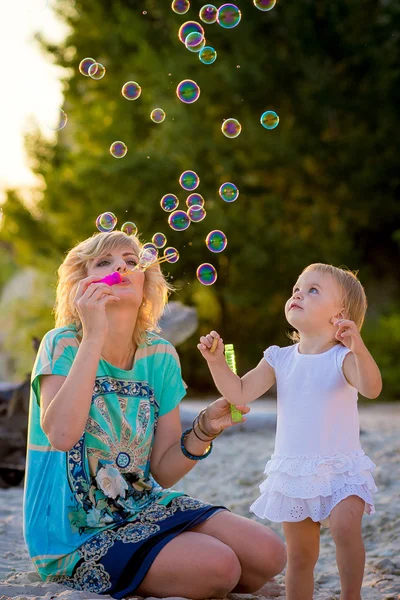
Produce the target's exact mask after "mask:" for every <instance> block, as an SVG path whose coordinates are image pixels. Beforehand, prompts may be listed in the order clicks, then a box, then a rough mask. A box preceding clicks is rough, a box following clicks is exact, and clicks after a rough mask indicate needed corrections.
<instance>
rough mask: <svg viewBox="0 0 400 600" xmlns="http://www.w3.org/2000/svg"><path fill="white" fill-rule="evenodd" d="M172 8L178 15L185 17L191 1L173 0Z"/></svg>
mask: <svg viewBox="0 0 400 600" xmlns="http://www.w3.org/2000/svg"><path fill="white" fill-rule="evenodd" d="M171 8H172V10H173V11H174V13H176V14H177V15H184V14H185V13H187V11H188V10H189V8H190V2H189V0H173V1H172V4H171Z"/></svg>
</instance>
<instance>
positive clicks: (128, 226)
mask: <svg viewBox="0 0 400 600" xmlns="http://www.w3.org/2000/svg"><path fill="white" fill-rule="evenodd" d="M121 231H122V232H123V233H126V235H136V234H137V232H138V228H137V226H136V225H135V223H133V222H132V221H126V223H124V224H123V225H122V227H121Z"/></svg>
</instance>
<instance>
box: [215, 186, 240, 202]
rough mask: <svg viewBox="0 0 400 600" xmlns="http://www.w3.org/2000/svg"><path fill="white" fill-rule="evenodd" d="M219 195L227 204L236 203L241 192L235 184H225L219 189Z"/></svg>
mask: <svg viewBox="0 0 400 600" xmlns="http://www.w3.org/2000/svg"><path fill="white" fill-rule="evenodd" d="M219 195H220V196H221V198H222V200H225V202H234V201H235V200H237V198H238V196H239V190H238V189H237V187H236V185H235V184H234V183H230V182H227V183H223V184H222V185H221V187H220V188H219Z"/></svg>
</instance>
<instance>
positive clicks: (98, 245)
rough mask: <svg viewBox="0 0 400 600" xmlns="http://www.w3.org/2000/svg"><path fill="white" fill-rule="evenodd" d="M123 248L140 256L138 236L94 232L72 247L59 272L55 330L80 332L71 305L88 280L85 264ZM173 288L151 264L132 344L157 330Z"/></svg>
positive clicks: (119, 232)
mask: <svg viewBox="0 0 400 600" xmlns="http://www.w3.org/2000/svg"><path fill="white" fill-rule="evenodd" d="M120 247H126V248H129V249H132V250H133V251H134V253H135V254H137V255H139V252H140V250H141V248H142V243H141V242H140V240H139V238H138V236H134V235H127V234H126V233H123V232H122V231H112V232H111V233H95V234H94V235H93V236H92V237H90V238H88V239H86V240H84V241H83V242H80V243H79V244H77V245H76V246H75V247H74V248H72V249H71V250H70V251H69V252H68V254H67V256H66V257H65V259H64V262H63V263H62V264H61V266H60V267H59V269H58V284H57V292H56V303H55V307H54V313H55V321H56V322H55V325H56V327H64V326H68V325H71V324H73V325H75V326H76V328H77V330H78V333H79V334H80V335H81V333H82V324H81V321H80V318H79V315H78V311H77V310H76V307H75V305H74V298H75V295H76V292H77V289H78V285H79V283H80V281H81V280H82V279H84V278H85V277H87V264H88V262H89V261H90V260H93V259H94V258H96V257H98V256H101V255H104V254H107V253H109V252H112V251H113V250H115V249H116V248H120ZM173 289H174V288H173V287H172V286H171V285H170V284H169V283H168V282H167V281H166V280H165V279H164V276H163V274H162V272H161V269H160V266H159V265H152V266H151V267H149V268H148V269H146V271H145V278H144V286H143V298H144V300H145V303H144V304H142V305H141V306H140V309H139V313H138V317H137V321H136V327H135V330H134V332H133V341H134V343H135V344H140V343H142V342H143V341H145V340H146V333H147V332H149V331H160V328H159V327H158V321H159V319H160V317H161V315H162V313H163V311H164V307H165V305H166V303H167V301H168V295H169V293H170V292H171V291H173Z"/></svg>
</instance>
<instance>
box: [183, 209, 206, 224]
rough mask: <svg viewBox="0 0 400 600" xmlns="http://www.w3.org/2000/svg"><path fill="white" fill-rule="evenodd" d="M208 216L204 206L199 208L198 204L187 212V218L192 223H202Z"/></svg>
mask: <svg viewBox="0 0 400 600" xmlns="http://www.w3.org/2000/svg"><path fill="white" fill-rule="evenodd" d="M206 214H207V213H206V210H205V208H204V206H199V205H197V204H195V205H194V206H191V207H190V208H188V210H187V216H188V217H189V219H190V220H191V221H192V223H200V221H202V220H203V219H205V216H206Z"/></svg>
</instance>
